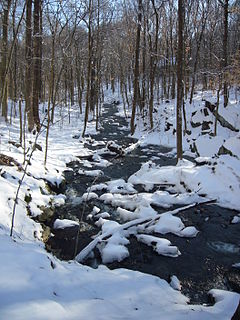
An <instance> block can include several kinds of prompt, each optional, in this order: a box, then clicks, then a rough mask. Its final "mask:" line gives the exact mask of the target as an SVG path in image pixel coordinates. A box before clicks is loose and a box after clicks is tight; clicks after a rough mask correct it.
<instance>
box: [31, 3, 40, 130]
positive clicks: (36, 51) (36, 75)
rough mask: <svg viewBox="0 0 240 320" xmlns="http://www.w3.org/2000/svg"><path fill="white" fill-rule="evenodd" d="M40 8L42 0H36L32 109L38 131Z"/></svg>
mask: <svg viewBox="0 0 240 320" xmlns="http://www.w3.org/2000/svg"><path fill="white" fill-rule="evenodd" d="M40 10H41V0H34V30H33V88H32V92H33V96H32V109H33V119H34V124H35V125H36V128H37V131H39V130H40V118H39V93H40V86H41V80H40V65H41V57H40V42H41V36H40Z"/></svg>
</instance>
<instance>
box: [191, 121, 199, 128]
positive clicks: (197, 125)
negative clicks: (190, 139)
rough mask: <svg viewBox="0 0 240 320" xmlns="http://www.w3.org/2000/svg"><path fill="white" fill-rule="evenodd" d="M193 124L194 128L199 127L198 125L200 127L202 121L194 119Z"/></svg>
mask: <svg viewBox="0 0 240 320" xmlns="http://www.w3.org/2000/svg"><path fill="white" fill-rule="evenodd" d="M191 126H192V127H193V128H197V127H200V126H201V123H200V122H196V123H194V122H193V121H191Z"/></svg>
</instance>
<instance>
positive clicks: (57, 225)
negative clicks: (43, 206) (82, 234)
mask: <svg viewBox="0 0 240 320" xmlns="http://www.w3.org/2000/svg"><path fill="white" fill-rule="evenodd" d="M78 225H79V224H78V222H77V221H73V220H68V219H62V220H60V219H56V220H55V221H54V224H53V228H54V229H64V228H69V227H74V226H78Z"/></svg>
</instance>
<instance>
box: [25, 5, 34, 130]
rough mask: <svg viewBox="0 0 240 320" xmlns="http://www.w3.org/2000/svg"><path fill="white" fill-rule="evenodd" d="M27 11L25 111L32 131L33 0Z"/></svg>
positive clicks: (29, 128)
mask: <svg viewBox="0 0 240 320" xmlns="http://www.w3.org/2000/svg"><path fill="white" fill-rule="evenodd" d="M26 4H27V11H26V42H25V58H26V71H25V112H26V113H27V120H28V130H29V131H32V130H33V127H34V119H33V110H32V69H31V65H32V0H27V3H26Z"/></svg>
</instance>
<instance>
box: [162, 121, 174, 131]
mask: <svg viewBox="0 0 240 320" xmlns="http://www.w3.org/2000/svg"><path fill="white" fill-rule="evenodd" d="M172 126H173V125H172V124H171V123H169V122H166V123H165V129H164V131H169V130H170V128H171V127H172Z"/></svg>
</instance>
